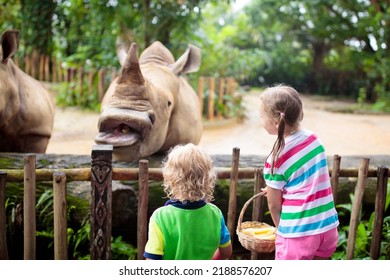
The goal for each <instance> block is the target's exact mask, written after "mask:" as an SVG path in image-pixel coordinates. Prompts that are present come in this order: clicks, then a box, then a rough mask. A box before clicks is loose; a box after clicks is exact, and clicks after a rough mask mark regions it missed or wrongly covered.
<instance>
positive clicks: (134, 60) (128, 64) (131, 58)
mask: <svg viewBox="0 0 390 280" xmlns="http://www.w3.org/2000/svg"><path fill="white" fill-rule="evenodd" d="M118 83H119V84H137V85H143V84H144V83H145V80H144V77H143V76H142V73H141V69H140V67H139V61H138V47H137V44H135V43H133V44H131V47H130V49H129V51H128V53H127V56H126V61H125V63H124V65H123V67H122V72H121V75H120V77H119V79H118Z"/></svg>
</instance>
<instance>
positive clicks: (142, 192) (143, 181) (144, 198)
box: [137, 160, 149, 260]
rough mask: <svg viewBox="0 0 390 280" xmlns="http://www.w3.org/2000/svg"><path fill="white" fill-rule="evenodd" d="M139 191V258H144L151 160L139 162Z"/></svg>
mask: <svg viewBox="0 0 390 280" xmlns="http://www.w3.org/2000/svg"><path fill="white" fill-rule="evenodd" d="M138 181H139V193H138V217H137V259H138V260H143V259H144V257H143V253H144V250H145V245H146V241H147V226H148V199H149V189H148V181H149V162H148V161H147V160H140V162H139V177H138Z"/></svg>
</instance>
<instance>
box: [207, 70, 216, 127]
mask: <svg viewBox="0 0 390 280" xmlns="http://www.w3.org/2000/svg"><path fill="white" fill-rule="evenodd" d="M209 81H210V86H209V101H208V110H207V119H208V120H210V121H212V120H214V115H215V112H214V104H215V102H214V95H215V78H214V77H210V79H209Z"/></svg>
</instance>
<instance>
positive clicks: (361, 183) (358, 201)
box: [346, 158, 370, 260]
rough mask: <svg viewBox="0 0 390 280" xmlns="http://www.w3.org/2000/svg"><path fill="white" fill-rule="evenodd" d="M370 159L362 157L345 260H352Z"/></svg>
mask: <svg viewBox="0 0 390 280" xmlns="http://www.w3.org/2000/svg"><path fill="white" fill-rule="evenodd" d="M369 162H370V159H369V158H363V159H362V162H361V165H360V168H359V174H358V180H357V185H356V189H355V197H354V201H353V203H352V212H351V220H350V223H349V234H348V242H347V255H346V258H347V260H352V259H353V255H354V251H355V241H356V231H357V228H358V225H359V213H360V208H361V205H362V201H363V194H364V188H365V186H366V182H367V172H368V166H369Z"/></svg>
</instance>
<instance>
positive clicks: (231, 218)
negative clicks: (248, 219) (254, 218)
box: [227, 148, 240, 244]
mask: <svg viewBox="0 0 390 280" xmlns="http://www.w3.org/2000/svg"><path fill="white" fill-rule="evenodd" d="M239 161H240V149H239V148H233V157H232V170H231V173H230V187H229V205H228V218H227V227H228V229H229V233H230V238H231V241H232V244H233V237H234V236H235V232H236V214H237V181H238V165H239Z"/></svg>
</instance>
